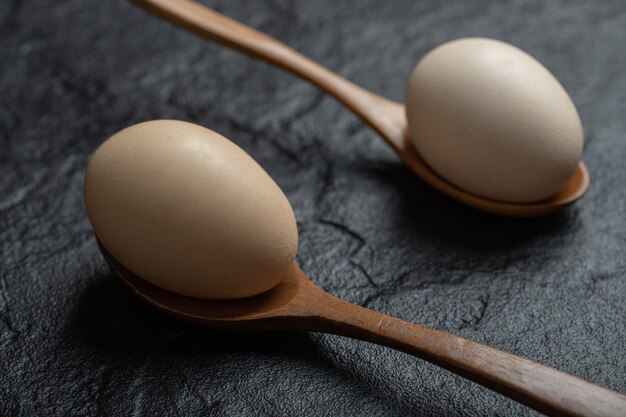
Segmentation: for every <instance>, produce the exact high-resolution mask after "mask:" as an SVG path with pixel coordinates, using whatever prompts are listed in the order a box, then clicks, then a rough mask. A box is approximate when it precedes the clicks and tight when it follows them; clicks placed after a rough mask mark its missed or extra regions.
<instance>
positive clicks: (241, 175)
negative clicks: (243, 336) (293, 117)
mask: <svg viewBox="0 0 626 417" xmlns="http://www.w3.org/2000/svg"><path fill="white" fill-rule="evenodd" d="M84 197H85V205H86V208H87V214H88V216H89V220H90V221H91V224H92V226H93V229H94V232H95V234H96V236H97V238H98V239H99V240H100V242H101V243H102V245H103V246H104V247H105V248H106V249H107V251H108V252H109V253H111V255H113V257H114V258H115V259H117V260H118V261H119V262H120V263H121V264H122V265H124V266H125V267H126V268H127V269H129V270H130V271H132V272H133V273H135V274H136V275H138V276H140V277H142V278H143V279H145V280H147V281H149V282H151V283H152V284H155V285H157V286H159V287H162V288H164V289H167V290H170V291H173V292H176V293H179V294H183V295H187V296H192V297H199V298H210V299H232V298H242V297H248V296H252V295H255V294H259V293H261V292H264V291H266V290H268V289H270V288H272V287H274V286H275V285H276V284H277V283H278V282H280V280H281V279H282V278H284V276H285V274H287V273H288V272H289V270H290V268H292V266H293V263H294V260H295V257H296V253H297V250H298V231H297V226H296V220H295V217H294V213H293V210H292V208H291V206H290V204H289V202H288V200H287V198H286V197H285V195H284V194H283V192H282V191H281V190H280V188H279V187H278V185H276V183H275V182H274V181H273V180H272V179H271V178H270V176H269V175H268V174H267V173H266V172H265V171H264V170H263V168H261V167H260V166H259V165H258V164H257V163H256V162H255V161H254V160H253V159H252V158H251V157H250V156H249V155H248V154H246V153H245V152H244V151H243V150H242V149H241V148H239V147H238V146H237V145H235V144H234V143H233V142H231V141H229V140H228V139H226V138H224V137H223V136H221V135H219V134H217V133H215V132H213V131H211V130H209V129H206V128H203V127H201V126H197V125H194V124H191V123H187V122H182V121H174V120H157V121H150V122H145V123H140V124H137V125H134V126H131V127H128V128H126V129H124V130H122V131H120V132H118V133H117V134H115V135H113V136H112V137H111V138H110V139H108V140H107V141H106V142H104V143H103V144H102V145H101V146H100V148H99V149H98V150H97V151H96V153H95V154H94V156H93V157H92V159H91V161H90V163H89V166H88V168H87V172H86V174H85V182H84Z"/></svg>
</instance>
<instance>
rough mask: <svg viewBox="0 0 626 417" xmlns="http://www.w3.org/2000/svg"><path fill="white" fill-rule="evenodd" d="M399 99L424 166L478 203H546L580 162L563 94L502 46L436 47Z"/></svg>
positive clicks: (574, 120) (517, 52) (574, 122)
mask: <svg viewBox="0 0 626 417" xmlns="http://www.w3.org/2000/svg"><path fill="white" fill-rule="evenodd" d="M405 101H406V112H407V120H408V124H409V131H410V136H411V139H412V141H413V144H414V145H415V147H416V149H417V151H418V153H419V154H420V155H421V157H422V158H423V159H424V161H425V162H426V163H427V164H428V165H429V166H430V167H431V168H432V169H433V170H434V171H436V172H437V173H438V174H439V175H440V176H442V177H443V178H444V179H446V180H448V181H449V182H451V183H453V184H455V185H456V186H458V187H460V188H462V189H464V190H466V191H468V192H470V193H473V194H476V195H479V196H481V197H485V198H488V199H493V200H499V201H506V202H515V203H529V202H535V201H539V200H543V199H546V198H548V197H550V196H552V195H554V194H556V193H557V192H558V191H559V190H560V189H561V188H563V186H564V185H565V184H566V183H567V182H568V180H569V179H570V178H571V176H572V175H573V173H574V171H575V169H576V167H577V165H578V163H579V162H580V159H581V154H582V148H583V130H582V126H581V122H580V118H579V116H578V112H577V111H576V108H575V106H574V104H573V103H572V100H571V99H570V97H569V95H568V94H567V92H566V91H565V89H564V88H563V87H562V86H561V84H560V83H559V82H558V80H557V79H556V78H555V77H554V76H553V75H552V74H551V73H550V72H549V71H548V70H547V69H546V68H545V67H544V66H543V65H541V64H540V63H539V62H538V61H537V60H535V59H534V58H533V57H531V56H530V55H528V54H527V53H525V52H524V51H522V50H521V49H519V48H517V47H514V46H512V45H509V44H507V43H504V42H500V41H497V40H493V39H484V38H466V39H459V40H455V41H451V42H448V43H445V44H443V45H441V46H439V47H437V48H435V49H434V50H432V51H431V52H430V53H428V54H427V55H426V56H424V58H423V59H422V60H421V61H420V62H419V63H418V64H417V66H416V67H415V70H414V71H413V73H412V75H411V79H410V81H409V85H408V88H407V92H406V100H405Z"/></svg>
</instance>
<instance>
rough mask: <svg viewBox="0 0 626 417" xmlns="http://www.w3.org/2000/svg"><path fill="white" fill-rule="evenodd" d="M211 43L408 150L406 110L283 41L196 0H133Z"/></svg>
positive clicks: (390, 143) (392, 143)
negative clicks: (287, 77)
mask: <svg viewBox="0 0 626 417" xmlns="http://www.w3.org/2000/svg"><path fill="white" fill-rule="evenodd" d="M132 1H133V2H134V3H136V4H138V5H139V6H142V7H143V8H145V9H147V10H149V11H151V12H153V13H155V14H157V15H159V16H161V17H163V18H165V19H166V20H169V21H170V22H172V23H175V24H177V25H179V26H181V27H183V28H185V29H187V30H190V31H192V32H194V33H197V34H199V35H201V36H203V37H205V38H207V39H210V40H213V41H216V42H219V43H221V44H223V45H226V46H228V47H230V48H233V49H236V50H238V51H240V52H243V53H245V54H248V55H251V56H253V57H255V58H259V59H262V60H264V61H266V62H268V63H270V64H274V65H276V66H278V67H280V68H283V69H285V70H287V71H290V72H291V73H293V74H295V75H297V76H299V77H301V78H303V79H305V80H307V81H309V82H311V83H312V84H314V85H316V86H317V87H319V88H320V89H321V90H323V91H326V92H327V93H328V94H330V95H332V96H333V97H335V98H336V99H337V100H339V101H340V102H341V103H343V104H344V105H345V106H346V107H348V108H349V109H351V110H352V111H353V112H355V113H356V114H357V115H358V116H359V117H361V118H362V119H363V120H364V121H365V122H366V123H368V124H369V125H370V126H372V127H373V128H374V129H375V130H376V131H377V132H378V133H379V134H380V135H381V136H382V137H383V139H385V140H386V141H387V142H388V143H389V145H391V146H392V148H394V150H396V151H397V152H398V151H401V149H402V148H403V147H404V143H403V134H404V129H405V127H406V120H405V116H404V106H402V105H401V104H400V103H396V102H393V101H390V100H387V99H385V98H383V97H381V96H378V95H376V94H373V93H371V92H369V91H367V90H365V89H363V88H361V87H359V86H357V85H356V84H354V83H352V82H351V81H348V80H346V79H345V78H343V77H341V76H339V75H337V74H335V73H333V72H332V71H330V70H328V69H326V68H324V67H323V66H321V65H319V64H318V63H316V62H314V61H312V60H311V59H309V58H307V57H305V56H304V55H302V54H300V53H299V52H296V51H295V50H293V49H292V48H290V47H288V46H287V45H285V44H284V43H282V42H279V41H278V40H276V39H274V38H272V37H270V36H268V35H265V34H263V33H261V32H259V31H257V30H254V29H252V28H251V27H249V26H246V25H243V24H241V23H238V22H236V21H234V20H232V19H229V18H228V17H226V16H224V15H222V14H220V13H217V12H215V11H213V10H211V9H209V8H207V7H205V6H203V5H201V4H199V3H196V2H194V1H192V0H132Z"/></svg>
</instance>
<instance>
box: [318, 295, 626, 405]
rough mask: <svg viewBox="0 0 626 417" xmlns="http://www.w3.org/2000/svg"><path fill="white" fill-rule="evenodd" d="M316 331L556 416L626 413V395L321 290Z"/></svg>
mask: <svg viewBox="0 0 626 417" xmlns="http://www.w3.org/2000/svg"><path fill="white" fill-rule="evenodd" d="M306 304H307V305H308V309H309V310H310V313H311V321H310V323H309V325H310V326H311V328H310V329H309V330H311V331H318V332H323V333H332V334H337V335H341V336H348V337H352V338H356V339H361V340H365V341H368V342H372V343H376V344H379V345H383V346H387V347H390V348H393V349H396V350H399V351H402V352H405V353H409V354H411V355H413V356H417V357H419V358H421V359H424V360H427V361H428V362H431V363H433V364H435V365H438V366H440V367H442V368H445V369H447V370H449V371H452V372H454V373H456V374H459V375H461V376H463V377H465V378H467V379H470V380H472V381H474V382H477V383H479V384H481V385H483V386H485V387H487V388H489V389H492V390H494V391H496V392H499V393H500V394H503V395H505V396H507V397H509V398H512V399H514V400H516V401H518V402H520V403H522V404H525V405H527V406H529V407H531V408H534V409H535V410H537V411H540V412H542V413H544V414H546V415H550V416H615V417H623V416H626V395H623V394H621V393H619V392H617V391H613V390H611V389H608V388H604V387H601V386H599V385H596V384H593V383H591V382H588V381H585V380H583V379H581V378H578V377H575V376H573V375H570V374H567V373H565V372H562V371H559V370H557V369H554V368H551V367H549V366H546V365H542V364H540V363H537V362H534V361H531V360H530V359H526V358H523V357H520V356H516V355H513V354H511V353H507V352H504V351H501V350H498V349H495V348H492V347H489V346H486V345H483V344H480V343H477V342H473V341H471V340H467V339H463V338H461V337H458V336H454V335H452V334H449V333H445V332H441V331H438V330H434V329H430V328H427V327H424V326H420V325H417V324H412V323H408V322H406V321H403V320H400V319H398V318H395V317H391V316H387V315H385V314H382V313H378V312H375V311H372V310H368V309H366V308H363V307H359V306H356V305H354V304H350V303H348V302H345V301H342V300H340V299H338V298H335V297H333V296H331V295H330V294H328V293H325V292H322V291H321V290H320V291H319V292H317V294H316V295H315V296H314V297H313V302H312V303H309V302H307V303H306Z"/></svg>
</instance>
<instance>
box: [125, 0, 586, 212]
mask: <svg viewBox="0 0 626 417" xmlns="http://www.w3.org/2000/svg"><path fill="white" fill-rule="evenodd" d="M133 1H134V3H136V4H138V5H140V6H141V7H144V8H145V9H147V10H149V11H151V12H153V13H155V14H157V15H159V16H161V17H163V18H165V19H166V20H169V21H170V22H172V23H174V24H177V25H179V26H181V27H183V28H185V29H187V30H190V31H192V32H194V33H197V34H199V35H200V36H203V37H205V38H207V39H210V40H213V41H216V42H218V43H221V44H223V45H225V46H228V47H230V48H233V49H236V50H238V51H240V52H243V53H245V54H248V55H250V56H252V57H255V58H259V59H262V60H264V61H266V62H268V63H270V64H273V65H276V66H278V67H280V68H283V69H285V70H287V71H289V72H291V73H292V74H294V75H296V76H298V77H301V78H303V79H305V80H307V81H309V82H310V83H312V84H314V85H315V86H317V87H318V88H320V89H321V90H323V91H325V92H326V93H328V94H330V95H332V96H333V97H335V98H336V99H337V100H339V101H340V102H341V103H342V104H344V105H345V106H346V107H347V108H349V109H350V110H352V111H353V112H354V113H356V114H357V115H358V116H359V117H360V118H361V119H362V120H363V121H364V122H365V123H367V124H369V125H370V126H371V127H372V128H373V129H374V130H375V131H376V132H378V134H379V135H380V136H381V137H382V138H383V139H384V140H385V142H386V143H387V144H388V145H389V146H390V147H391V148H392V149H393V150H394V152H395V153H396V154H397V155H398V156H399V157H400V159H401V160H402V161H403V162H404V163H405V164H406V165H407V166H408V167H409V168H410V169H411V170H412V171H413V172H414V173H415V174H416V175H417V176H418V177H419V178H421V179H422V180H423V181H424V182H426V183H427V184H429V185H431V186H432V187H434V188H436V189H438V190H439V191H441V192H442V193H444V194H445V195H447V196H449V197H451V198H453V199H456V200H457V201H460V202H461V203H464V204H466V205H468V206H471V207H474V208H477V209H479V210H483V211H486V212H489V213H493V214H498V215H503V216H510V217H534V216H542V215H547V214H550V213H554V212H556V211H559V210H561V209H563V208H564V207H566V206H568V205H570V204H572V203H573V202H575V201H576V200H578V199H580V198H581V197H582V196H583V195H584V194H585V192H586V191H587V189H588V188H589V173H588V172H587V168H586V167H585V165H584V163H582V162H580V164H579V165H578V167H577V169H576V171H575V173H574V175H573V176H572V178H571V179H570V181H569V182H568V183H567V184H566V185H565V187H563V189H562V190H561V191H559V192H558V193H557V194H556V195H554V196H552V197H550V198H548V199H547V200H543V201H539V202H535V203H523V204H520V203H508V202H502V201H495V200H490V199H486V198H483V197H480V196H478V195H475V194H471V193H469V192H467V191H465V190H463V189H461V188H459V187H457V186H456V185H454V184H452V183H450V182H448V181H446V180H445V179H443V178H442V177H441V176H439V175H438V174H437V173H436V172H435V171H433V170H432V169H431V168H430V167H429V166H428V165H427V164H426V163H425V162H424V161H423V159H422V158H421V157H420V156H419V153H418V152H417V150H416V149H415V147H414V146H413V144H412V143H411V140H410V139H409V136H408V126H407V121H406V114H405V107H404V105H403V104H401V103H398V102H395V101H392V100H388V99H386V98H384V97H381V96H379V95H376V94H374V93H372V92H370V91H367V90H365V89H363V88H362V87H359V86H358V85H356V84H354V83H352V82H350V81H348V80H346V79H345V78H343V77H341V76H339V75H337V74H335V73H333V72H332V71H330V70H328V69H326V68H324V67H323V66H321V65H319V64H318V63H316V62H314V61H312V60H311V59H309V58H307V57H305V56H304V55H302V54H300V53H299V52H296V51H295V50H293V49H291V48H290V47H288V46H287V45H285V44H283V43H282V42H280V41H278V40H276V39H274V38H272V37H270V36H268V35H266V34H264V33H261V32H258V31H257V30H255V29H252V28H251V27H248V26H246V25H243V24H241V23H239V22H236V21H234V20H232V19H229V18H228V17H226V16H224V15H222V14H220V13H217V12H215V11H213V10H211V9H209V8H207V7H204V6H203V5H201V4H198V3H196V2H194V1H191V0H133Z"/></svg>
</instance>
